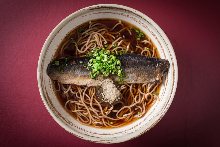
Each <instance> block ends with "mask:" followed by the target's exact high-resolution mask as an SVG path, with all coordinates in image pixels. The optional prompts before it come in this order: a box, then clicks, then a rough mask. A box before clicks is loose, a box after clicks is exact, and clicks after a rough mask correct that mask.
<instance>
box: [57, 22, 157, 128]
mask: <svg viewBox="0 0 220 147" xmlns="http://www.w3.org/2000/svg"><path fill="white" fill-rule="evenodd" d="M92 22H96V23H102V24H104V25H106V26H107V27H108V28H112V27H113V26H114V25H115V24H116V23H118V20H115V19H98V20H93V21H92ZM122 23H123V24H124V26H121V25H119V26H117V27H116V28H115V29H114V31H115V32H117V31H120V30H122V29H123V28H128V29H129V30H130V31H131V34H132V35H130V33H129V32H128V31H121V33H120V34H116V35H115V37H116V38H117V37H120V36H121V37H122V38H123V39H124V40H126V41H127V42H130V46H131V47H130V48H131V49H130V50H129V53H131V52H132V53H135V54H141V53H142V50H141V49H139V48H136V46H137V44H138V45H139V46H140V47H141V48H144V47H147V48H149V49H152V48H155V51H154V57H155V58H160V57H159V54H158V51H157V49H156V46H155V45H154V44H153V42H152V41H151V40H150V38H149V37H148V36H147V34H144V37H142V38H141V39H140V40H137V32H136V31H135V30H139V29H138V28H137V27H136V26H134V25H131V24H130V23H127V22H125V21H122ZM89 25H90V23H89V22H86V23H84V24H82V25H80V26H78V27H77V28H75V29H73V30H72V31H70V32H69V33H68V34H67V35H66V37H65V38H64V39H63V41H62V42H61V44H60V45H59V47H58V49H57V52H56V54H55V56H54V59H58V58H61V57H66V56H75V57H77V56H84V55H85V54H81V55H77V54H76V47H75V46H74V41H75V40H78V38H79V36H80V35H79V34H80V33H82V32H84V31H86V30H87V29H88V27H89ZM143 40H148V41H149V42H150V43H151V45H150V44H144V43H142V42H141V41H143ZM110 43H111V42H108V43H107V44H110ZM143 55H145V56H147V53H146V54H145V53H143ZM54 83H55V84H54V86H55V87H54V89H56V87H57V82H54ZM159 91H160V86H158V87H157V89H156V90H155V91H154V93H158V94H159ZM56 93H57V97H58V98H59V101H60V102H61V104H62V105H63V106H64V105H65V102H66V101H67V100H66V98H64V97H63V96H62V94H61V93H59V92H56ZM152 104H153V103H152ZM152 104H150V105H148V106H147V108H146V109H149V108H150V107H151V105H152ZM116 107H118V108H116V109H120V108H121V106H116ZM68 112H69V113H70V114H71V115H72V116H73V117H76V116H75V115H74V114H73V113H71V112H70V111H68ZM110 115H114V114H110ZM112 117H114V116H112ZM137 119H138V118H133V119H132V120H130V121H128V122H124V121H121V122H119V123H122V124H123V125H127V124H130V123H132V122H133V121H135V120H137ZM102 128H111V127H102Z"/></svg>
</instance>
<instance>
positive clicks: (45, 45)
mask: <svg viewBox="0 0 220 147" xmlns="http://www.w3.org/2000/svg"><path fill="white" fill-rule="evenodd" d="M97 7H112V8H119V9H120V8H121V9H125V10H128V11H131V12H133V13H135V14H137V15H139V16H141V17H142V18H144V19H146V20H147V21H149V22H150V23H151V24H152V25H153V26H154V27H155V28H156V29H157V30H158V31H159V32H160V34H161V35H162V37H163V39H164V40H165V41H166V42H167V43H168V46H169V48H170V51H171V52H170V54H171V55H172V57H173V59H172V60H173V62H174V70H175V72H174V77H175V78H176V79H175V81H174V85H173V91H172V93H171V95H170V98H169V101H168V104H167V105H166V109H165V110H164V111H163V113H161V115H160V117H159V118H158V119H157V120H156V121H155V123H154V124H152V125H151V126H150V127H149V128H148V129H143V130H142V131H141V133H140V134H138V135H136V136H135V137H128V138H127V139H126V140H123V141H120V140H119V141H118V140H117V142H111V143H120V142H124V141H128V140H131V139H134V138H137V137H138V136H140V135H142V134H144V133H145V132H147V131H148V130H149V129H151V128H152V127H154V126H155V125H156V124H157V123H158V122H159V121H160V120H161V119H162V118H163V116H164V115H165V114H166V112H167V111H168V109H169V107H170V105H171V103H172V101H173V98H174V95H175V93H176V88H177V83H178V65H177V60H176V55H175V52H174V49H173V47H172V44H171V42H170V40H169V39H168V37H167V35H166V34H165V32H164V31H163V30H162V29H161V28H160V27H159V26H158V25H157V24H156V23H155V22H154V21H153V20H152V19H151V18H149V17H148V16H147V15H145V14H144V13H142V12H140V11H138V10H136V9H133V8H131V7H128V6H124V5H119V4H97V5H91V6H87V7H84V8H81V9H79V10H77V11H75V12H73V13H71V14H69V15H68V16H66V17H65V18H64V19H63V20H62V21H61V22H60V23H59V24H57V25H56V26H55V27H54V28H53V29H52V31H51V32H50V34H49V35H48V37H47V39H46V40H45V42H44V44H43V46H42V49H41V53H40V56H39V59H38V67H37V80H38V89H39V92H40V96H41V99H42V101H43V104H44V106H45V107H46V109H47V111H48V112H49V114H50V116H52V118H53V119H54V120H55V121H56V122H57V123H58V124H59V125H60V126H61V127H62V128H64V129H65V130H66V131H67V132H69V133H71V134H73V135H75V136H77V137H79V138H82V139H84V140H87V141H92V142H95V141H94V140H92V137H90V136H88V135H86V134H83V133H80V132H76V131H74V133H73V132H72V131H71V129H70V128H69V127H68V126H66V125H64V124H63V123H62V122H61V121H60V120H59V118H57V117H56V115H55V114H54V112H53V111H52V110H51V109H50V107H49V106H48V104H47V102H46V100H45V97H44V94H43V90H42V87H41V84H42V82H41V80H40V76H41V74H42V72H41V68H40V67H41V65H42V60H43V57H44V56H43V55H44V54H45V52H46V48H47V47H48V45H49V43H50V41H51V39H52V38H53V36H54V35H55V34H57V33H58V32H59V30H60V29H61V28H62V27H63V25H65V24H66V23H67V22H68V21H69V20H71V19H72V17H74V16H76V15H79V14H80V13H81V12H83V11H87V10H90V9H94V8H97ZM97 143H108V142H102V141H98V142H97Z"/></svg>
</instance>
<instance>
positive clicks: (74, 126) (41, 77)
mask: <svg viewBox="0 0 220 147" xmlns="http://www.w3.org/2000/svg"><path fill="white" fill-rule="evenodd" d="M99 18H114V19H120V20H123V21H126V22H129V23H131V24H133V25H135V26H137V27H138V28H140V29H141V30H142V31H144V32H145V33H146V34H147V35H148V36H149V37H150V38H151V40H152V41H153V42H154V44H155V45H156V47H157V49H158V52H159V54H160V57H161V58H164V59H167V60H169V62H170V65H171V66H170V69H169V73H168V76H167V78H166V80H165V82H164V84H163V85H162V87H161V90H160V94H159V100H157V101H156V103H155V104H154V105H153V106H152V107H151V108H150V110H149V111H148V112H147V113H146V115H145V116H144V117H142V118H140V119H139V120H137V121H135V122H133V123H131V124H129V125H126V126H123V127H119V128H113V129H101V128H94V127H89V126H85V125H82V124H81V123H79V122H78V121H76V120H75V119H74V118H73V117H72V116H71V115H70V114H69V113H68V112H67V111H66V110H65V109H64V108H63V106H62V105H61V104H60V102H59V100H58V99H57V97H56V95H55V91H54V90H53V89H52V81H51V80H50V78H49V77H48V76H47V74H46V68H47V65H48V63H49V62H50V61H51V60H52V58H53V56H54V54H55V52H56V50H57V48H58V46H59V44H60V43H61V41H62V40H63V39H64V37H65V35H66V34H68V32H70V31H71V30H72V29H74V28H75V27H77V26H79V25H80V24H82V23H84V22H87V21H90V20H94V19H99ZM177 78H178V69H177V61H176V57H175V53H174V51H173V47H172V45H171V43H170V41H169V39H168V38H167V36H166V35H165V33H164V32H163V31H162V29H161V28H160V27H159V26H158V25H157V24H156V23H155V22H154V21H153V20H152V19H150V18H149V17H148V16H146V15H144V14H143V13H141V12H139V11H137V10H134V9H132V8H129V7H125V6H122V5H116V4H100V5H94V6H90V7H86V8H83V9H81V10H79V11H76V12H75V13H73V14H71V15H69V16H68V17H66V18H65V19H64V20H63V21H62V22H60V23H59V24H58V25H57V26H56V27H55V28H54V29H53V31H52V32H51V33H50V35H49V36H48V38H47V40H46V41H45V43H44V46H43V48H42V51H41V54H40V58H39V62H38V69H37V79H38V87H39V90H40V95H41V97H42V100H43V102H44V105H45V106H46V108H47V110H48V111H49V113H50V114H51V116H52V117H53V119H54V120H55V121H56V122H57V123H58V124H59V125H60V126H61V127H63V128H64V129H65V130H67V131H68V132H70V133H72V134H73V135H75V136H77V137H79V138H82V139H85V140H89V141H93V142H98V143H119V142H124V141H127V140H130V139H132V138H135V137H137V136H139V135H141V134H143V133H144V132H146V131H148V130H149V129H151V128H152V127H153V126H154V125H155V124H157V122H159V120H160V119H161V118H162V117H163V116H164V114H165V113H166V112H167V110H168V108H169V106H170V104H171V102H172V100H173V97H174V94H175V91H176V87H177Z"/></svg>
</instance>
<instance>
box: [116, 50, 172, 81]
mask: <svg viewBox="0 0 220 147" xmlns="http://www.w3.org/2000/svg"><path fill="white" fill-rule="evenodd" d="M118 59H119V60H120V61H121V65H122V69H123V71H124V73H125V78H124V79H123V80H124V81H125V82H126V83H153V82H156V81H160V80H161V79H162V78H163V77H164V76H166V75H167V73H168V70H169V67H170V63H169V61H168V60H165V59H158V58H147V57H145V56H142V55H137V54H125V55H123V56H118ZM116 78H117V77H116ZM115 80H116V79H115Z"/></svg>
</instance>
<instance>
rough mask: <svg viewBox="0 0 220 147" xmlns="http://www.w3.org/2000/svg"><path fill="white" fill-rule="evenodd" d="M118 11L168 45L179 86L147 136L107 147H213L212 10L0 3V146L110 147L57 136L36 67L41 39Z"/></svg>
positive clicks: (217, 61)
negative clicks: (86, 13) (82, 13)
mask: <svg viewBox="0 0 220 147" xmlns="http://www.w3.org/2000/svg"><path fill="white" fill-rule="evenodd" d="M98 3H118V4H123V5H127V6H130V7H133V8H135V9H137V10H140V11H141V12H143V13H145V14H146V15H148V16H149V17H150V18H152V19H153V20H154V21H155V22H156V23H157V24H158V25H159V26H160V27H161V28H162V29H163V30H164V31H165V33H166V34H167V36H168V37H169V39H170V40H171V43H172V44H173V47H174V50H175V53H176V56H177V61H178V66H179V81H178V88H177V91H176V95H175V98H174V101H173V103H172V105H171V107H170V109H169V110H168V112H167V114H166V115H165V117H164V118H163V119H162V120H161V121H160V122H159V123H158V124H157V125H156V126H155V127H154V128H153V129H151V130H150V131H149V132H147V133H146V134H144V135H142V136H141V137H139V138H136V139H134V140H131V141H128V142H125V143H121V144H115V145H112V146H115V147H116V146H117V147H123V146H124V147H125V146H126V147H128V146H137V147H141V146H148V147H157V146H169V147H172V146H175V147H177V146H178V147H181V146H193V147H197V146H199V147H202V146H210V147H211V146H216V147H217V146H220V141H219V137H220V133H219V132H220V123H219V119H220V109H219V108H220V96H219V93H218V92H219V87H220V86H219V82H220V66H219V65H220V58H219V56H220V44H219V42H220V29H219V26H220V25H219V24H220V23H219V22H220V13H219V10H220V4H218V3H217V2H214V1H210V0H209V1H207V2H202V1H194V2H191V1H190V0H189V1H182V2H181V1H180V2H177V1H169V0H168V1H166V2H165V1H164V0H161V1H153V0H150V1H143V0H142V1H140V0H134V1H128V0H124V1H123V0H112V1H107V0H106V1H98V0H96V1H90V0H81V1H73V0H72V1H61V0H57V1H46V0H45V1H43V0H41V1H40V0H39V1H37V0H36V1H33V0H32V1H31V0H26V1H24V0H20V1H17V0H11V1H6V0H5V1H2V0H1V1H0V146H1V147H6V146H7V147H11V146H23V147H26V146H37V147H41V146H45V147H58V146H62V147H65V146H86V147H87V146H88V147H89V146H97V147H101V146H110V145H101V144H95V143H91V142H87V141H83V140H81V139H78V138H76V137H74V136H72V135H71V134H69V133H67V132H66V131H64V130H63V129H62V128H61V127H60V126H59V125H58V124H57V123H56V122H55V121H54V120H53V119H52V117H51V116H50V115H49V113H48V112H47V110H46V108H45V107H44V105H43V103H42V101H41V98H40V95H39V91H38V87H37V78H36V74H37V71H36V70H37V62H38V57H39V54H40V51H41V48H42V45H43V44H44V41H45V39H46V38H47V36H48V34H49V33H50V32H51V31H52V29H53V28H54V27H55V26H56V25H57V24H58V23H59V22H60V21H61V20H62V19H63V18H65V17H66V16H67V15H69V14H70V13H72V12H74V11H76V10H78V9H80V8H83V7H85V6H89V5H93V4H98Z"/></svg>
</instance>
